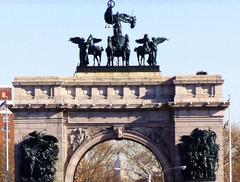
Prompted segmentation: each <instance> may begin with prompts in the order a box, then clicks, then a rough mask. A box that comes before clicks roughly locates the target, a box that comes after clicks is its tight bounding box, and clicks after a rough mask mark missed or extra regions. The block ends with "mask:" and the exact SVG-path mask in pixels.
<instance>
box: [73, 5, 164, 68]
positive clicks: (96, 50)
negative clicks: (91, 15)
mask: <svg viewBox="0 0 240 182" xmlns="http://www.w3.org/2000/svg"><path fill="white" fill-rule="evenodd" d="M114 7H115V2H114V1H113V0H109V1H108V3H107V9H106V11H105V14H104V20H105V22H106V23H107V24H108V25H111V26H112V28H113V35H112V36H108V39H107V47H106V49H105V51H106V54H107V66H120V58H121V60H122V64H121V66H129V59H130V53H131V49H130V46H129V36H128V34H125V35H123V33H122V25H121V23H128V24H130V27H131V28H134V27H135V25H136V17H135V16H130V15H128V14H125V13H119V12H117V13H115V14H114V13H113V8H114ZM107 27H109V26H107ZM166 40H168V39H167V38H164V37H157V38H155V37H152V39H151V40H150V39H149V38H148V35H147V34H145V35H144V37H143V38H142V39H137V40H136V42H137V43H139V44H143V45H142V46H139V47H136V48H135V49H134V51H135V52H136V53H137V58H138V63H139V66H145V55H146V54H147V55H148V60H147V62H148V64H149V65H150V66H155V65H157V46H158V44H160V43H163V42H164V41H166ZM69 41H71V42H72V43H74V44H78V47H79V49H80V51H79V59H80V64H79V65H78V66H77V69H76V70H79V69H81V68H85V67H87V66H88V65H89V58H88V55H93V62H94V63H93V66H95V61H97V64H98V66H100V64H101V56H102V51H103V48H102V47H99V46H95V45H94V44H95V43H98V42H100V41H101V39H97V38H93V36H92V35H90V36H89V37H88V39H87V40H86V41H85V39H84V38H80V37H73V38H70V40H69ZM114 58H117V62H116V63H114Z"/></svg>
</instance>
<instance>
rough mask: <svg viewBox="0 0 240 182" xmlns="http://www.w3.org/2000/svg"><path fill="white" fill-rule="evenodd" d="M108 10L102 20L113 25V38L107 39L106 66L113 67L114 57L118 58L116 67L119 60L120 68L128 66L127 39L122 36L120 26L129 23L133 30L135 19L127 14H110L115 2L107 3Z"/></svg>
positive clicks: (128, 49) (111, 0) (128, 50)
mask: <svg viewBox="0 0 240 182" xmlns="http://www.w3.org/2000/svg"><path fill="white" fill-rule="evenodd" d="M107 4H108V8H107V10H106V12H105V15H104V18H105V22H106V23H107V24H110V25H113V36H112V37H110V36H109V37H108V41H107V43H108V45H107V48H106V53H107V58H108V62H107V66H113V65H114V64H113V59H114V57H117V58H118V62H117V65H118V66H119V58H120V57H121V58H122V66H124V65H125V66H129V58H130V47H129V37H128V35H127V34H126V35H125V36H123V35H122V26H121V22H123V23H130V27H131V28H134V27H135V25H136V17H135V16H129V15H127V14H124V13H123V14H121V13H118V12H117V13H116V14H113V13H112V9H113V7H114V6H115V2H114V1H113V0H110V1H108V3H107Z"/></svg>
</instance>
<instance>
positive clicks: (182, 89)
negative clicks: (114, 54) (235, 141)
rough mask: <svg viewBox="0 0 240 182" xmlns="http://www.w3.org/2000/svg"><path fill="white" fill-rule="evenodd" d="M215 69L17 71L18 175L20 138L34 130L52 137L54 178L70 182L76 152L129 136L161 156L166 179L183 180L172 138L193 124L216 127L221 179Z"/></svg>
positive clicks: (220, 111)
mask: <svg viewBox="0 0 240 182" xmlns="http://www.w3.org/2000/svg"><path fill="white" fill-rule="evenodd" d="M222 84H223V79H222V77H221V76H220V75H207V74H201V73H200V74H197V75H188V76H162V75H161V74H160V71H159V67H158V66H143V67H134V66H127V67H118V68H117V69H112V68H111V67H87V68H85V69H80V70H78V71H77V72H76V73H75V75H74V76H73V77H16V78H15V80H14V81H13V86H14V104H13V105H12V108H11V109H12V110H13V112H14V116H15V144H16V181H20V171H21V170H20V169H21V163H20V161H19V160H18V159H19V158H20V156H21V152H20V147H19V145H20V143H21V141H23V140H24V137H25V136H26V135H27V134H28V133H31V132H33V131H43V130H44V131H46V133H47V134H51V135H53V136H54V137H56V138H57V139H58V147H59V154H58V160H57V163H56V169H57V171H56V174H55V176H56V177H55V179H56V181H58V182H73V178H74V173H75V169H76V166H77V164H78V162H79V161H80V160H81V157H82V156H83V155H84V154H85V153H86V152H87V151H88V150H90V149H91V148H92V147H93V146H95V145H97V144H99V143H101V142H104V141H107V140H112V139H116V140H123V139H127V140H132V141H135V142H138V143H140V144H142V145H143V146H145V147H146V148H148V149H149V150H150V151H151V152H152V153H153V154H154V155H155V156H156V157H157V159H158V160H159V162H160V163H161V166H162V168H163V171H164V179H165V181H167V182H172V181H183V175H182V170H181V169H180V168H178V166H181V165H183V163H182V160H181V156H180V153H179V150H178V147H177V145H178V144H179V143H180V142H181V141H180V140H181V137H182V136H184V135H188V136H189V135H190V134H191V132H192V131H193V130H194V129H196V128H199V129H206V130H208V129H211V130H212V131H214V132H215V133H216V135H217V138H216V143H217V144H218V145H219V147H220V150H219V156H218V160H219V168H218V169H217V171H216V181H219V182H221V181H223V127H222V123H223V116H224V115H223V112H224V110H225V108H226V107H227V106H228V103H226V102H224V99H223V96H222Z"/></svg>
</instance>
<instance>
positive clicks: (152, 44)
mask: <svg viewBox="0 0 240 182" xmlns="http://www.w3.org/2000/svg"><path fill="white" fill-rule="evenodd" d="M166 40H168V39H167V38H165V37H157V38H155V37H152V40H150V39H149V37H148V35H147V34H145V35H144V37H143V38H142V39H137V40H136V42H137V43H139V44H143V45H142V46H138V47H136V48H135V49H134V51H135V52H136V53H137V59H138V64H139V66H145V55H146V54H148V60H147V62H148V64H149V65H150V66H155V65H156V64H157V46H158V44H160V43H163V42H164V41H166Z"/></svg>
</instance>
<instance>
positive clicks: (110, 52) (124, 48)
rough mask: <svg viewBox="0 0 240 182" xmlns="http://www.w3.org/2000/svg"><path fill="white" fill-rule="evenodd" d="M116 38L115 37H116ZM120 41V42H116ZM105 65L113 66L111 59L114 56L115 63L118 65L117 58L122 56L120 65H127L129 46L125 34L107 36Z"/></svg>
mask: <svg viewBox="0 0 240 182" xmlns="http://www.w3.org/2000/svg"><path fill="white" fill-rule="evenodd" d="M116 38H117V39H116ZM118 41H119V42H120V44H119V43H118ZM107 43H108V45H107V48H106V53H107V59H108V61H107V66H114V64H113V60H114V57H117V65H118V66H119V64H120V63H119V58H120V57H121V58H122V65H123V66H124V65H125V66H128V65H129V58H130V48H129V38H128V35H127V34H126V35H125V37H123V36H118V37H115V36H112V37H110V36H109V37H108V40H107ZM124 63H125V64H124Z"/></svg>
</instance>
